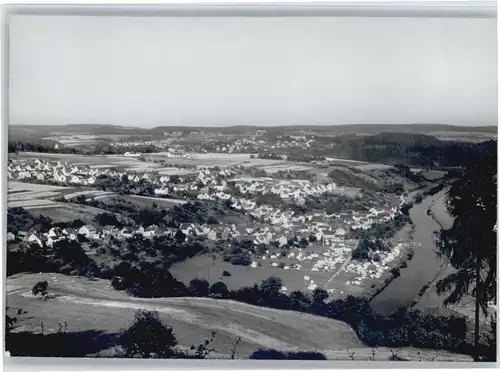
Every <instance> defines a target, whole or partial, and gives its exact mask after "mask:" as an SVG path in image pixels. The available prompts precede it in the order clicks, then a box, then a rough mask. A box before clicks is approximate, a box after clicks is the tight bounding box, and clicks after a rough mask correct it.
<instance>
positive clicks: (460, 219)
mask: <svg viewBox="0 0 500 372" xmlns="http://www.w3.org/2000/svg"><path fill="white" fill-rule="evenodd" d="M492 142H493V141H492ZM482 150H484V151H483V152H482V153H481V154H480V155H479V156H478V157H477V158H475V159H474V160H475V161H473V162H472V163H471V164H470V165H469V166H468V167H467V171H466V172H465V174H464V176H463V177H461V178H460V179H458V180H457V181H455V182H454V183H453V185H452V186H451V188H450V190H449V192H448V195H447V202H448V212H449V213H450V215H451V216H452V217H454V218H455V220H454V223H453V226H452V227H451V228H450V229H446V230H442V231H441V232H440V234H439V239H438V248H439V251H438V254H439V255H440V256H441V257H444V258H446V259H447V260H449V262H450V264H451V265H452V266H453V268H454V269H455V272H454V273H452V274H450V275H448V276H447V277H446V278H444V279H442V280H440V281H439V282H438V283H437V286H436V288H437V291H438V293H446V294H447V295H448V297H447V298H446V299H445V302H444V304H445V305H447V304H452V303H457V302H458V301H460V300H461V299H462V298H463V297H464V296H466V295H471V296H474V297H475V305H476V306H475V327H474V349H475V350H476V353H475V354H476V355H475V359H476V360H478V359H479V355H478V354H479V348H478V346H479V316H480V309H482V310H483V312H484V314H485V315H486V314H487V310H488V301H490V300H496V252H497V247H496V239H497V233H496V222H497V185H496V184H497V155H496V141H495V142H493V143H488V144H486V145H484V147H483V148H482Z"/></svg>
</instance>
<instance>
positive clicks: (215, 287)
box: [209, 282, 231, 299]
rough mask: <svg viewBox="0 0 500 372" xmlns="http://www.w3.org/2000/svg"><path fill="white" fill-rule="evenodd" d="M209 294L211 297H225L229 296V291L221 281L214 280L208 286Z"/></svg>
mask: <svg viewBox="0 0 500 372" xmlns="http://www.w3.org/2000/svg"><path fill="white" fill-rule="evenodd" d="M209 292H210V294H209V296H210V297H212V298H220V299H227V298H230V297H231V293H230V292H229V290H228V289H227V286H226V285H225V284H224V283H223V282H215V283H214V284H212V286H211V287H210V291H209Z"/></svg>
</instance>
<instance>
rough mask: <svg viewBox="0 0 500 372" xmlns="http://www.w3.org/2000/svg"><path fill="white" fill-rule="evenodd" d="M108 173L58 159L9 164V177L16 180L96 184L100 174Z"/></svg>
mask: <svg viewBox="0 0 500 372" xmlns="http://www.w3.org/2000/svg"><path fill="white" fill-rule="evenodd" d="M104 173H107V172H106V171H101V170H98V169H91V168H81V167H78V166H75V165H73V166H70V165H68V164H67V163H64V164H63V163H61V162H60V161H57V162H55V163H49V162H43V161H41V160H40V159H36V160H35V161H34V162H33V164H30V163H28V164H26V163H11V164H9V165H8V166H7V178H8V179H15V180H20V181H22V180H37V181H40V182H47V181H51V182H54V183H63V184H66V183H68V184H75V185H84V186H87V185H94V184H95V183H96V181H97V178H96V177H97V176H98V175H99V174H104Z"/></svg>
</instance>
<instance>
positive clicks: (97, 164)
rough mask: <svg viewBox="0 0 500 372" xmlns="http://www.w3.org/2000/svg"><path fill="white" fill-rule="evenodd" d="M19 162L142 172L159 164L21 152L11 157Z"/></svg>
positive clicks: (133, 160) (109, 158)
mask: <svg viewBox="0 0 500 372" xmlns="http://www.w3.org/2000/svg"><path fill="white" fill-rule="evenodd" d="M11 156H12V157H13V158H17V159H19V160H23V159H26V160H34V159H40V160H46V161H60V162H67V163H68V164H70V165H77V166H89V167H91V168H101V167H103V166H105V167H106V168H130V169H133V170H138V169H139V170H140V169H144V168H156V167H159V165H158V164H155V163H148V162H144V161H140V160H138V159H134V158H131V157H127V156H121V155H78V154H53V153H39V152H19V153H18V154H17V155H11Z"/></svg>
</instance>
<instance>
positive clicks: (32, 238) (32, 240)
mask: <svg viewBox="0 0 500 372" xmlns="http://www.w3.org/2000/svg"><path fill="white" fill-rule="evenodd" d="M28 242H29V243H37V244H38V245H39V246H40V247H41V246H42V241H41V240H40V239H39V238H38V237H37V236H36V235H35V234H31V235H30V236H29V237H28Z"/></svg>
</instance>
